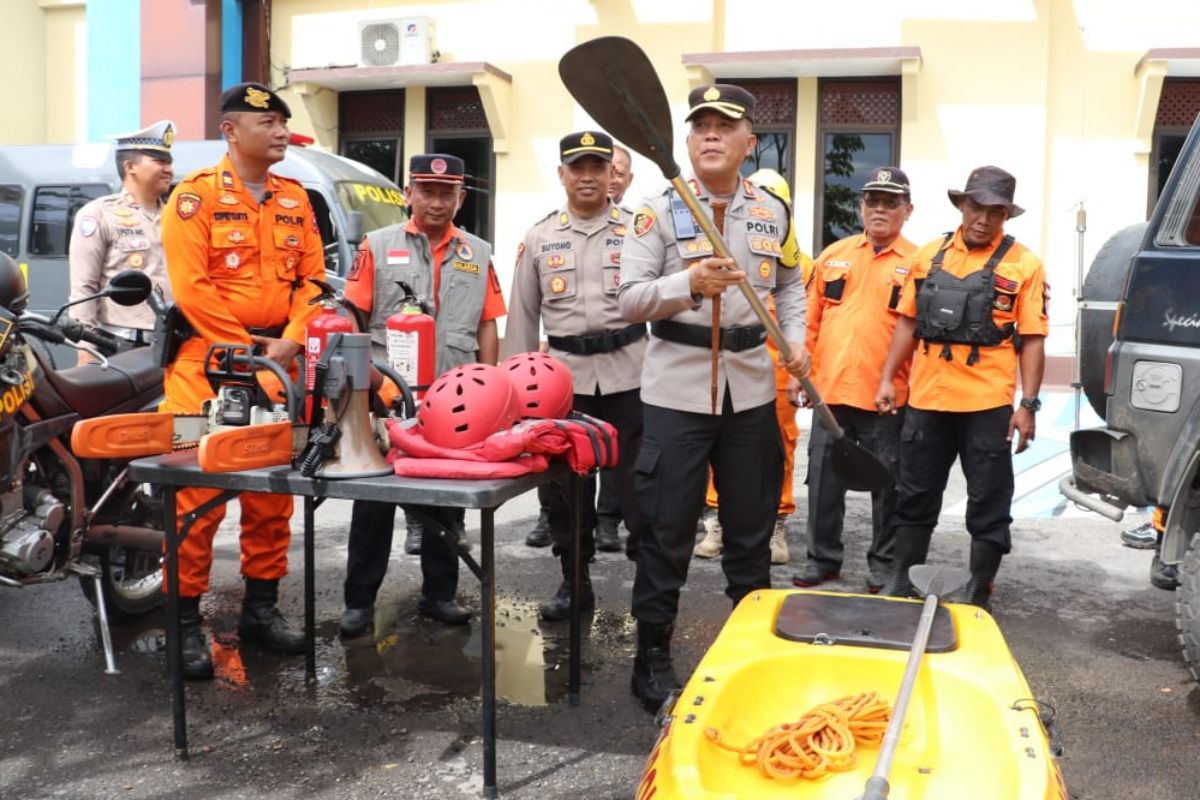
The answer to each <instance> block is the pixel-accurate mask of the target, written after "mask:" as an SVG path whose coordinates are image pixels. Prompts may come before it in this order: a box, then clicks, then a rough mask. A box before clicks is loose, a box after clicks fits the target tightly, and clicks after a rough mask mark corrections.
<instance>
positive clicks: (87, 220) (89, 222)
mask: <svg viewBox="0 0 1200 800" xmlns="http://www.w3.org/2000/svg"><path fill="white" fill-rule="evenodd" d="M99 229H100V221H99V220H98V219H96V218H95V217H80V218H79V235H80V236H92V235H94V234H95V233H96V231H98V230H99Z"/></svg>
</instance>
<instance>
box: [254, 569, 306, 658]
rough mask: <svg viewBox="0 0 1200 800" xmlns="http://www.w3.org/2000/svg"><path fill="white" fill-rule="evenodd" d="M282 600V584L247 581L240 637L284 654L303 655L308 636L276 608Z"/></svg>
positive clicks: (257, 579)
mask: <svg viewBox="0 0 1200 800" xmlns="http://www.w3.org/2000/svg"><path fill="white" fill-rule="evenodd" d="M278 599H279V581H277V580H274V581H267V580H261V579H259V578H246V597H245V599H244V600H243V601H242V618H241V620H240V621H239V622H238V635H239V636H240V637H241V638H242V641H243V642H261V643H262V644H265V645H266V646H267V647H269V648H270V649H272V650H276V651H278V652H280V653H288V654H290V655H296V654H299V653H303V652H304V634H303V633H301V632H300V631H296V630H292V627H291V626H290V625H288V624H287V620H285V619H284V618H283V614H280V613H279V609H278V608H276V607H275V603H276V602H277V601H278Z"/></svg>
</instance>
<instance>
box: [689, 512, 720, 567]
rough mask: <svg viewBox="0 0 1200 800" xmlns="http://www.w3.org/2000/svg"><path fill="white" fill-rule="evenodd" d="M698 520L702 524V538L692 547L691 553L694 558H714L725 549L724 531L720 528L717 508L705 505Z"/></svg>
mask: <svg viewBox="0 0 1200 800" xmlns="http://www.w3.org/2000/svg"><path fill="white" fill-rule="evenodd" d="M700 522H701V523H702V524H703V525H704V538H703V539H701V540H700V544H698V545H696V546H695V547H694V548H692V555H694V556H696V558H716V557H717V556H719V555H721V551H722V550H723V549H725V543H724V538H725V532H724V531H723V530H722V529H721V520H720V519H719V518H718V517H717V510H716V509H715V508H713V507H711V506H705V507H704V511H703V512H702V513H701V514H700Z"/></svg>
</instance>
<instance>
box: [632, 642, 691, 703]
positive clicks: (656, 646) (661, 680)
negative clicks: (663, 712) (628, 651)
mask: <svg viewBox="0 0 1200 800" xmlns="http://www.w3.org/2000/svg"><path fill="white" fill-rule="evenodd" d="M674 632H675V625H674V624H673V623H667V624H665V625H655V624H653V623H649V622H642V621H641V620H638V624H637V655H636V656H634V659H633V677H632V678H631V679H630V682H629V683H630V688H631V689H632V690H633V693H634V694H635V695H636V696H637V698H638V699H639V700H641V701H642V705H643V706H644V707H645V708H646V710H647V711H649V712H651V713H654V712H656V711H658V709H659V708H661V707H662V704H663V703H665V702H666V700H667V698H668V697H670V695H671V693H672V692H677V691H679V690H680V689H682V688H683V687H682V686H681V685H680V683H679V678H678V677H677V676H676V675H675V667H674V666H673V665H672V664H671V635H672V634H673V633H674Z"/></svg>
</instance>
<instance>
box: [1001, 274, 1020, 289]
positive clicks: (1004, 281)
mask: <svg viewBox="0 0 1200 800" xmlns="http://www.w3.org/2000/svg"><path fill="white" fill-rule="evenodd" d="M996 288H997V289H999V290H1000V291H1002V292H1015V291H1016V290H1017V282H1016V281H1014V280H1012V279H1010V278H1006V277H1004V276H1003V275H997V276H996Z"/></svg>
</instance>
